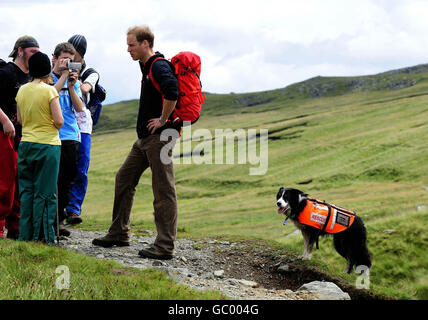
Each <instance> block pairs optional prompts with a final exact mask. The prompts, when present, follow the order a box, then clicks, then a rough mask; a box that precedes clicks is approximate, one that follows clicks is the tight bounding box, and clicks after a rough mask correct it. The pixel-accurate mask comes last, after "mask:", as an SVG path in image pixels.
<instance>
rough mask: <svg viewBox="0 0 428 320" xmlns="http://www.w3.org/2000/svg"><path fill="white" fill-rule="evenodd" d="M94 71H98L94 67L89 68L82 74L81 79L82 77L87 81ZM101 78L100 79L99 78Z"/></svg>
mask: <svg viewBox="0 0 428 320" xmlns="http://www.w3.org/2000/svg"><path fill="white" fill-rule="evenodd" d="M93 73H98V72H97V71H96V70H95V69H93V68H88V69H87V70H86V71H85V72H83V74H82V75H81V76H80V79H82V81H85V80H86V78H88V77H89V76H90V75H91V74H93ZM98 80H99V79H98Z"/></svg>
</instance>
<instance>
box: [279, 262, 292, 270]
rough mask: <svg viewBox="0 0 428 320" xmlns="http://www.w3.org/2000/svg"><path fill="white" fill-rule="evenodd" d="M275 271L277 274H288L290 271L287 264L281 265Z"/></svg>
mask: <svg viewBox="0 0 428 320" xmlns="http://www.w3.org/2000/svg"><path fill="white" fill-rule="evenodd" d="M277 270H278V271H279V272H288V271H290V266H289V265H288V264H283V263H281V265H280V266H279V267H278V269H277Z"/></svg>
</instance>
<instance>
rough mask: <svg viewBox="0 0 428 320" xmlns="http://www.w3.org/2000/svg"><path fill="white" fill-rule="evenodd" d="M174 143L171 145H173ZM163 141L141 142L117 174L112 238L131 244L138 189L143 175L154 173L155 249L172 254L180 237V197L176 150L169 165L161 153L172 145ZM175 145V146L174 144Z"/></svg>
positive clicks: (156, 137) (154, 137)
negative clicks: (176, 240) (178, 231)
mask: <svg viewBox="0 0 428 320" xmlns="http://www.w3.org/2000/svg"><path fill="white" fill-rule="evenodd" d="M169 142H170V141H169ZM169 142H168V141H160V135H157V134H156V135H151V136H148V137H146V138H143V139H138V140H137V141H136V142H135V143H134V145H133V146H132V149H131V151H130V153H129V155H128V157H127V158H126V160H125V162H124V163H123V165H122V167H121V168H120V169H119V171H118V172H117V174H116V183H115V195H114V205H113V218H112V225H111V227H110V229H109V234H110V235H111V236H115V237H118V238H119V239H120V240H122V241H129V223H130V214H131V209H132V203H133V201H134V195H135V191H136V187H137V185H138V182H139V180H140V177H141V175H142V174H143V172H144V171H145V170H146V169H147V168H149V167H150V169H151V171H152V189H153V195H154V201H153V207H154V218H155V224H156V229H157V237H156V240H155V243H154V246H155V247H156V248H158V249H159V250H161V251H162V252H165V253H168V254H171V253H173V251H174V241H175V238H176V235H177V211H178V209H177V197H176V193H175V184H174V166H173V163H172V159H171V156H172V148H171V150H170V151H169V152H167V157H168V158H169V159H170V160H171V161H170V163H169V164H164V163H163V162H162V161H161V150H162V149H163V147H164V146H165V145H166V144H168V143H169ZM174 143H175V142H174Z"/></svg>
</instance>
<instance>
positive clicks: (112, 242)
mask: <svg viewBox="0 0 428 320" xmlns="http://www.w3.org/2000/svg"><path fill="white" fill-rule="evenodd" d="M92 244H93V245H95V246H100V247H104V248H110V247H113V246H118V247H127V246H129V241H124V240H120V239H119V238H118V237H113V236H111V235H109V234H107V235H106V236H104V237H102V238H97V239H94V240H92Z"/></svg>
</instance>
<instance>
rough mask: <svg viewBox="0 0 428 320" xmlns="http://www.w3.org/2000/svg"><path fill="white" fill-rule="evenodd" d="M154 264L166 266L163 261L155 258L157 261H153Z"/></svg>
mask: <svg viewBox="0 0 428 320" xmlns="http://www.w3.org/2000/svg"><path fill="white" fill-rule="evenodd" d="M152 266H153V267H160V266H165V263H163V262H162V261H159V260H155V261H153V263H152Z"/></svg>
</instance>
